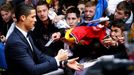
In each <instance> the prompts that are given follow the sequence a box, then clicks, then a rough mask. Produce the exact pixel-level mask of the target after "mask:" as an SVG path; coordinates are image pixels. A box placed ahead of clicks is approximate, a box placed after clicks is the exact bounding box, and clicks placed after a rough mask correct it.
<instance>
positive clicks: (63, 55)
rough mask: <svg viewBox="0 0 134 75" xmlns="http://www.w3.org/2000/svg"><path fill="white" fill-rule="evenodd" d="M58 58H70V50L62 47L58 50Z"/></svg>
mask: <svg viewBox="0 0 134 75" xmlns="http://www.w3.org/2000/svg"><path fill="white" fill-rule="evenodd" d="M55 58H56V59H58V60H59V61H65V60H67V59H68V51H67V50H63V49H60V50H59V51H58V54H57V56H56V57H55Z"/></svg>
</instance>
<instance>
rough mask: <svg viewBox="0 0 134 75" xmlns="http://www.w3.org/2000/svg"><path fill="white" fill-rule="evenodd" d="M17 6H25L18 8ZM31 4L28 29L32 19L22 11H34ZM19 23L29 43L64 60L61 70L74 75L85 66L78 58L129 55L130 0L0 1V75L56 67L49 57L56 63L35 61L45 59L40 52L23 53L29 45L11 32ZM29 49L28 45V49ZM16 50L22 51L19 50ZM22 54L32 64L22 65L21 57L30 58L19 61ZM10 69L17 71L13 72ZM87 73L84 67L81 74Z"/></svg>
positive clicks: (133, 10) (133, 32) (133, 22)
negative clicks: (31, 25)
mask: <svg viewBox="0 0 134 75" xmlns="http://www.w3.org/2000/svg"><path fill="white" fill-rule="evenodd" d="M21 5H22V7H23V6H24V7H25V6H28V7H29V8H28V7H25V9H21ZM19 7H20V8H19ZM30 7H33V8H30ZM26 9H27V10H26ZM32 9H34V10H36V14H35V15H34V16H33V17H32V19H34V23H33V24H34V26H33V27H31V28H30V24H32V22H33V21H32V19H30V18H27V20H25V16H26V17H27V16H28V15H30V14H31V15H33V14H32V12H31V13H27V12H28V11H29V10H32ZM24 10H26V11H24ZM23 20H24V21H23ZM28 25H29V26H28ZM19 28H22V30H23V28H25V29H24V30H28V31H27V34H28V33H29V32H30V35H31V37H32V39H33V41H32V42H33V43H34V45H35V46H36V48H37V49H38V50H39V51H40V52H41V53H42V54H44V55H47V56H50V57H54V58H55V59H56V62H57V59H58V61H63V62H60V63H59V64H60V68H63V69H64V74H63V75H74V74H76V75H77V73H75V70H81V69H84V68H82V66H84V65H81V64H80V62H86V61H90V60H94V59H97V58H99V57H101V56H104V55H112V56H114V58H115V59H127V60H128V61H129V60H134V47H133V46H134V45H133V44H134V0H6V1H4V0H2V1H1V3H0V75H10V74H11V75H34V74H35V75H41V74H44V73H47V72H50V71H53V70H55V69H56V68H57V66H55V65H54V64H53V62H52V61H54V60H52V61H51V62H52V63H51V62H50V64H49V65H51V66H52V65H53V66H55V67H53V68H50V67H49V65H48V66H47V67H49V68H48V69H46V70H45V69H44V68H43V67H37V66H41V65H43V63H44V62H47V61H48V59H49V58H47V60H45V61H43V60H44V59H45V58H43V57H42V55H41V56H35V54H33V55H31V56H30V55H28V56H24V54H23V52H24V51H23V50H22V49H26V50H27V51H29V49H28V48H27V46H26V47H24V46H23V43H21V42H18V39H17V38H16V37H13V36H15V34H14V33H15V31H16V29H18V30H20V31H21V29H19ZM28 28H29V29H28ZM18 36H21V35H19V34H18ZM26 39H27V38H26ZM14 41H15V42H14ZM16 41H17V42H16ZM15 43H16V44H15ZM21 46H22V48H21ZM19 47H20V48H19ZM23 47H24V48H23ZM30 47H31V44H30ZM15 48H16V49H15ZM34 49H35V48H34V47H32V48H31V50H33V51H34ZM61 49H62V50H61ZM17 50H18V51H17ZM19 50H20V52H22V51H23V52H22V53H19ZM35 50H36V49H35ZM14 52H16V53H17V52H18V54H15V53H14ZM62 52H63V53H62ZM24 53H25V52H24ZM37 54H39V53H38V52H37ZM26 57H30V60H32V62H33V63H32V64H33V65H34V66H36V65H37V66H36V67H34V66H32V67H29V68H26V67H28V66H31V64H28V63H27V65H26V64H23V63H25V61H28V62H31V61H29V60H25V61H24V60H22V58H26ZM77 57H79V59H78V58H77ZM51 59H52V58H50V60H51ZM1 60H2V61H1ZM35 60H36V61H35ZM22 61H24V62H22ZM15 62H16V63H15ZM72 62H75V63H73V64H72ZM63 64H64V65H63ZM76 64H77V66H76ZM19 65H20V66H19ZM44 65H46V64H44ZM61 65H62V67H61ZM24 66H26V67H24ZM58 66H59V65H58ZM74 66H75V67H74ZM30 68H31V70H32V69H33V70H32V71H31V70H30ZM34 68H37V69H34ZM41 68H42V69H44V70H45V71H42V69H41ZM45 68H46V67H45ZM78 68H79V69H78ZM11 69H14V70H11ZM22 69H25V70H24V71H25V72H23V71H21V70H22ZM15 70H17V71H18V72H16V74H15ZM118 70H119V69H118ZM19 71H20V74H19ZM36 71H39V73H38V72H36ZM133 71H134V69H133ZM17 73H18V74H17ZM21 73H22V74H21ZM87 73H89V72H86V73H84V74H85V75H86V74H87ZM87 75H88V74H87ZM96 75H97V74H96Z"/></svg>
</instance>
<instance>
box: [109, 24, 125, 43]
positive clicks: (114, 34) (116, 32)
mask: <svg viewBox="0 0 134 75" xmlns="http://www.w3.org/2000/svg"><path fill="white" fill-rule="evenodd" d="M122 36H123V32H122V30H121V29H120V28H118V27H114V26H112V27H111V38H112V39H113V40H117V39H118V37H122Z"/></svg>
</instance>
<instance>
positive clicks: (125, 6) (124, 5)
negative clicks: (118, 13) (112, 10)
mask: <svg viewBox="0 0 134 75" xmlns="http://www.w3.org/2000/svg"><path fill="white" fill-rule="evenodd" d="M117 9H118V10H123V11H124V13H125V14H128V15H129V16H130V14H131V7H130V4H129V3H128V2H127V1H122V2H120V3H119V4H118V5H117Z"/></svg>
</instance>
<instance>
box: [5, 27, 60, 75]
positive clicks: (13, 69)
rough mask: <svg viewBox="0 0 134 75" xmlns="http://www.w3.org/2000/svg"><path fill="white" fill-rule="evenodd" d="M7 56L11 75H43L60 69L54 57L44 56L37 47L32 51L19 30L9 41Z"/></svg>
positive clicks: (15, 31) (16, 30)
mask: <svg viewBox="0 0 134 75" xmlns="http://www.w3.org/2000/svg"><path fill="white" fill-rule="evenodd" d="M5 54H6V60H7V65H8V71H9V75H41V74H43V73H46V72H50V71H52V70H56V69H57V68H58V66H57V63H56V60H55V59H54V58H53V57H49V56H46V55H43V54H42V53H41V52H40V51H39V50H38V49H37V48H36V47H35V46H33V51H32V50H31V47H30V45H29V43H28V41H27V40H26V38H25V37H24V35H23V34H22V33H21V32H20V31H19V30H18V29H17V28H15V29H14V31H13V33H12V34H11V36H9V38H8V40H7V43H6V51H5Z"/></svg>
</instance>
